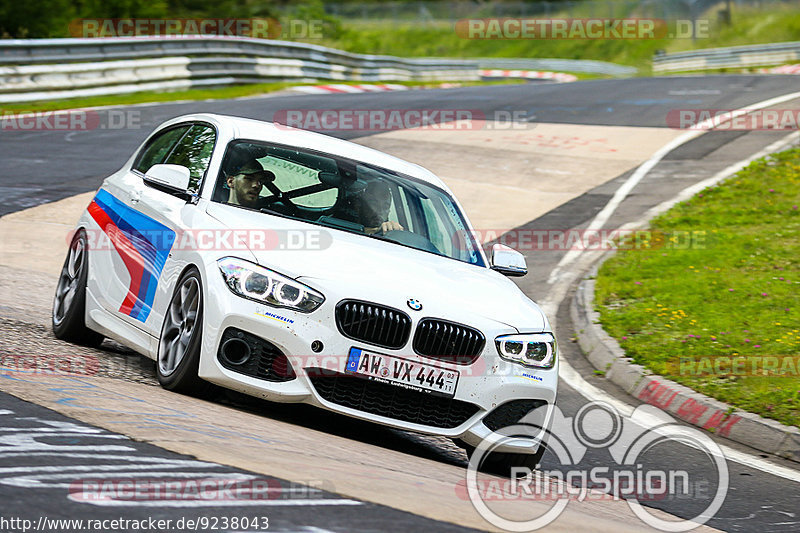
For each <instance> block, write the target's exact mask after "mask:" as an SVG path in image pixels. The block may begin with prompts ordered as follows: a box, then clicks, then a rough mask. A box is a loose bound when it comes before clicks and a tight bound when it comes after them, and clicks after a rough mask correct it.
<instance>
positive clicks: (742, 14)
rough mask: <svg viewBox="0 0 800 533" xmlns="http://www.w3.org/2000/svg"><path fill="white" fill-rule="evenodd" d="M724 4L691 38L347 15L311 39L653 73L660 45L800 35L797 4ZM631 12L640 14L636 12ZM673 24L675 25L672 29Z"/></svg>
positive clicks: (413, 52)
mask: <svg viewBox="0 0 800 533" xmlns="http://www.w3.org/2000/svg"><path fill="white" fill-rule="evenodd" d="M723 5H724V4H720V5H719V6H717V7H715V8H712V9H711V10H709V11H708V12H706V13H705V14H703V15H701V16H700V17H699V18H700V19H705V20H708V21H709V23H710V27H709V33H708V36H702V37H700V38H697V39H694V40H693V39H691V38H673V39H668V38H664V39H643V40H635V39H606V40H590V39H584V40H579V39H544V40H532V39H518V40H491V39H488V40H477V39H475V40H473V39H464V38H461V37H459V36H458V35H456V32H455V30H454V26H453V24H450V23H444V22H428V23H421V24H411V23H403V22H398V23H394V22H392V21H388V20H387V21H368V22H367V21H360V22H359V21H347V20H345V21H343V24H342V29H341V31H340V32H339V33H338V35H337V36H336V37H335V38H333V39H322V40H314V41H309V42H314V43H316V44H321V45H324V46H330V47H333V48H339V49H342V50H347V51H349V52H356V53H364V54H385V55H395V56H401V57H423V56H424V57H487V58H490V57H498V58H512V57H513V58H553V57H556V58H564V59H594V60H599V61H609V62H612V63H620V64H625V65H631V66H635V67H637V68H639V69H640V71H641V72H640V73H641V74H649V73H650V63H651V59H652V57H653V55H654V54H655V53H656V51H657V50H665V51H666V52H679V51H685V50H694V49H700V48H715V47H723V46H736V45H744V44H758V43H771V42H780V41H794V40H800V12H798V11H797V10H796V9H793V6H786V7H780V6H778V7H775V6H770V8H769V10H763V9H757V8H740V7H737V6H734V7H733V9H732V17H731V24H730V25H724V24H721V23H720V22H719V20H718V14H717V12H718V10H719V9H720V7H722V6H723ZM486 16H491V15H486ZM550 16H551V17H552V18H559V17H566V16H567V15H566V14H565V13H553V14H551V15H550ZM576 16H578V15H577V14H576ZM586 16H587V17H588V16H589V14H588V12H587V14H586ZM594 16H601V15H598V14H595V15H594ZM630 16H631V17H637V16H638V15H637V13H635V12H631V13H630ZM672 29H674V28H671V30H670V31H672Z"/></svg>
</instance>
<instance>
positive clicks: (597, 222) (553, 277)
mask: <svg viewBox="0 0 800 533" xmlns="http://www.w3.org/2000/svg"><path fill="white" fill-rule="evenodd" d="M796 98H800V92H794V93H789V94H784V95H783V96H776V97H775V98H769V99H767V100H763V101H761V102H758V103H756V104H753V105H751V106H747V107H742V108H739V109H736V110H735V111H732V112H731V113H730V115H729V118H728V119H727V120H731V119H733V118H735V117H738V116H741V115H746V114H747V113H749V112H751V111H756V110H758V109H764V108H766V107H770V106H773V105H777V104H781V103H783V102H788V101H789V100H794V99H796ZM717 120H719V119H718V118H709V119H706V120H704V121H702V122H699V123H698V124H697V125H696V126H694V128H696V129H692V130H691V131H687V132H686V133H684V134H682V135H679V136H678V137H675V138H674V139H672V140H671V141H670V142H668V143H667V144H665V145H664V146H662V147H661V148H660V149H659V150H658V151H657V152H656V153H655V154H653V155H652V156H650V158H649V159H648V160H647V161H645V162H644V163H642V164H641V165H639V167H638V168H637V169H636V170H635V171H634V172H633V174H631V175H630V177H628V179H627V180H625V183H623V184H622V185H621V186H620V188H619V189H617V190H616V192H615V193H614V196H613V197H612V198H611V200H609V201H608V203H607V204H606V205H605V207H603V209H602V210H601V211H600V212H599V213H597V215H595V217H594V218H593V219H592V221H591V222H590V223H589V226H588V227H587V228H586V229H590V230H593V229H601V228H602V227H603V226H604V225H605V223H606V222H608V219H609V218H610V217H611V215H613V214H614V211H616V210H617V207H619V205H620V204H621V203H622V202H623V200H625V198H627V196H628V194H630V192H631V191H632V190H633V188H634V187H636V185H637V184H638V183H639V182H640V181H641V180H642V178H644V177H645V176H646V175H647V173H648V172H650V170H652V169H653V167H655V166H656V165H657V164H658V163H659V161H661V160H662V159H663V158H664V156H666V155H667V154H668V153H670V152H671V151H673V150H674V149H676V148H678V147H679V146H681V145H683V144H686V143H687V142H689V141H691V140H692V139H694V138H696V137H699V136H700V135H703V134H704V133H706V132H707V131H708V130H709V129H710V128H711V127H712V126H714V123H715V121H717ZM581 253H582V251H581V250H570V251H569V252H567V253H566V254H565V255H564V257H562V258H561V261H559V262H558V265H557V266H556V268H554V269H553V271H552V272H551V273H550V277H549V278H548V280H547V283H548V284H550V285H552V284H554V283H556V282H557V281H558V279H559V277H560V276H562V275H564V267H566V266H567V265H569V264H570V263H572V262H574V261H575V260H577V259H578V256H580V255H581Z"/></svg>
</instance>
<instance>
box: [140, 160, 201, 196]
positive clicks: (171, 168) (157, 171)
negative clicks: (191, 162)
mask: <svg viewBox="0 0 800 533" xmlns="http://www.w3.org/2000/svg"><path fill="white" fill-rule="evenodd" d="M189 175H190V173H189V169H188V168H186V167H184V166H181V165H167V164H159V165H153V166H152V167H150V170H148V171H147V172H146V173H145V175H144V179H145V180H146V181H148V182H150V183H151V184H153V185H157V186H161V187H168V188H170V189H173V190H174V191H178V192H186V190H187V189H188V188H189Z"/></svg>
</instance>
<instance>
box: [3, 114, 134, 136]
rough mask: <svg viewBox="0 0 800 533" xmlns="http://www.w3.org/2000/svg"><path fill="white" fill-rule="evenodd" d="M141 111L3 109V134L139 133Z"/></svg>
mask: <svg viewBox="0 0 800 533" xmlns="http://www.w3.org/2000/svg"><path fill="white" fill-rule="evenodd" d="M141 127H142V116H141V112H140V111H137V110H132V109H131V110H119V109H102V110H94V109H70V110H64V111H31V112H25V111H10V110H3V109H0V131H24V132H27V131H92V130H131V129H134V130H138V129H140V128H141Z"/></svg>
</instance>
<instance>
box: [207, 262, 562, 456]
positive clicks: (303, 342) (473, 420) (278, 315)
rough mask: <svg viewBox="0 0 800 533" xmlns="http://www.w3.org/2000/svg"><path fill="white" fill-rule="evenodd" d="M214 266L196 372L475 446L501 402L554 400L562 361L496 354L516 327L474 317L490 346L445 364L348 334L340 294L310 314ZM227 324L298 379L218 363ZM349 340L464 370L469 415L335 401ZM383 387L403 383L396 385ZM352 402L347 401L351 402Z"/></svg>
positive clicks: (532, 445) (516, 444)
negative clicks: (238, 288) (244, 292)
mask: <svg viewBox="0 0 800 533" xmlns="http://www.w3.org/2000/svg"><path fill="white" fill-rule="evenodd" d="M215 269H216V265H213V266H212V267H211V268H210V269H209V275H208V276H206V284H207V285H208V291H207V294H208V296H207V301H206V305H205V310H204V313H205V318H204V324H203V345H202V352H201V358H200V367H199V375H200V377H201V378H203V379H206V380H208V381H210V382H212V383H215V384H217V385H220V386H222V387H225V388H228V389H232V390H236V391H239V392H242V393H245V394H248V395H251V396H255V397H259V398H263V399H266V400H269V401H276V402H303V403H308V404H311V405H316V406H318V407H322V408H324V409H328V410H330V411H334V412H337V413H341V414H345V415H348V416H351V417H354V418H359V419H362V420H367V421H370V422H376V423H379V424H383V425H386V426H391V427H395V428H399V429H404V430H409V431H416V432H420V433H427V434H434V435H441V436H446V437H450V438H453V439H461V440H463V441H464V442H466V443H468V444H470V445H473V446H477V445H478V444H479V443H480V442H481V441H482V440H484V439H487V438H493V436H495V437H496V436H497V433H494V432H493V431H492V430H491V429H490V428H489V427H488V426H487V425H486V424H485V423H484V419H485V418H486V417H487V415H489V414H490V413H491V412H493V411H494V410H495V409H496V408H498V407H499V406H502V405H504V404H506V403H507V402H512V401H515V400H517V401H518V400H539V401H541V402H542V403H545V402H546V404H547V405H548V406H549V407H550V408H552V406H553V405H554V403H555V398H556V387H557V379H558V377H557V376H558V363H556V366H555V367H554V368H552V369H549V370H535V369H528V368H524V367H521V366H520V365H517V364H513V363H509V362H507V361H504V360H502V359H500V357H499V356H498V355H497V353H496V348H495V346H494V338H495V337H496V336H498V335H503V334H509V333H516V330H513V329H512V328H509V327H508V326H505V325H502V324H497V323H495V324H494V325H493V329H490V328H487V327H486V324H485V323H484V324H482V325H477V324H476V325H475V326H476V327H478V328H479V329H481V330H482V331H483V333H484V335H485V336H486V345H485V347H484V349H483V353H482V354H481V357H479V358H478V359H477V361H476V362H475V363H473V364H472V365H454V364H448V363H443V362H441V361H436V360H434V359H430V358H426V357H422V356H420V355H417V354H416V353H414V351H413V349H412V348H411V342H412V341H411V340H409V342H408V343H407V345H406V346H404V347H403V348H401V349H398V350H392V349H387V348H382V347H375V346H371V345H370V344H367V343H364V342H359V341H354V340H352V339H348V338H346V337H344V336H343V335H342V334H341V333H340V332H339V331H338V330H337V328H336V321H335V316H334V315H335V307H336V302H337V301H338V299H337V300H331V299H329V300H326V301H325V302H324V303H323V305H322V306H321V307H320V308H319V309H317V310H316V311H314V312H313V313H310V314H304V313H298V312H294V311H291V310H288V309H279V308H274V307H269V306H266V305H264V304H260V303H258V302H254V301H250V300H247V299H244V298H241V297H238V296H236V295H234V294H233V293H231V292H230V290H229V289H228V288H227V286H226V285H225V284H224V282H223V281H222V278H221V276H220V275H219V274H218V273H217V272H214V270H215ZM326 296H327V295H326ZM420 318H421V316H420ZM412 321H413V324H412V328H413V329H412V331H413V330H414V329H415V328H416V324H417V322H418V318H417V317H412ZM229 328H236V329H238V330H242V331H244V332H247V333H249V334H252V335H255V336H257V337H260V338H261V339H263V340H265V341H268V342H269V343H271V344H272V345H274V347H275V348H277V349H278V350H280V352H282V353H283V354H285V355H286V356H287V357H288V359H289V362H290V363H291V366H292V369H293V371H294V374H295V377H294V379H289V380H287V381H268V380H266V379H260V378H257V377H253V376H252V375H246V374H244V373H241V372H237V371H234V370H231V368H230V365H227V366H228V368H226V366H224V365H223V364H222V363H221V362H220V360H219V358H218V353H219V349H220V344H221V341H222V339H223V334H224V332H225V331H226V330H228V329H229ZM412 338H413V333H412ZM314 341H319V342H320V343H321V344H322V349H321V350H319V351H317V352H315V351H313V350H312V348H311V346H312V343H314ZM352 347H357V348H364V349H367V350H370V351H374V352H378V353H383V354H386V355H392V356H397V357H402V358H405V359H408V360H411V361H417V362H422V363H428V364H435V365H437V366H440V367H443V368H448V369H452V370H454V371H457V372H459V373H460V377H459V380H458V385H457V388H456V391H455V395H454V397H453V400H454V401H455V402H457V403H458V406H459V407H460V408H461V409H469V410H470V411H469V413H471V414H469V415H467V416H462V419H463V420H462V419H459V420H458V423H457V425H455V426H453V427H440V426H441V424H439V425H431V424H430V423H417V422H414V421H411V420H409V419H405V420H401V419H398V418H393V417H392V416H391V412H386V410H384V412H378V411H380V410H373V412H368V410H364V409H359V408H354V407H352V402H342V401H336V399H337V398H336V397H335V395H332V394H331V393H330V391H329V390H328V389H329V388H330V387H328V385H330V384H331V383H332V382H330V381H325V382H322V385H323V387H320V384H321V382H320V380H332V379H341V378H343V376H345V375H346V374H345V365H346V363H347V359H348V354H349V352H350V349H351V348H352ZM316 348H319V346H316ZM347 379H355V378H347ZM359 381H361V380H359ZM315 383H316V386H315ZM385 386H386V387H391V388H392V389H397V388H398V387H394V386H392V385H385ZM322 389H325V390H322ZM402 390H403V394H407V391H405V389H402ZM321 391H322V392H321ZM411 394H421V395H425V394H426V393H424V392H416V393H411ZM326 397H327V399H326ZM380 398H381V396H380V394H376V393H375V391H374V390H370V393H369V394H366V395H365V396H364V401H365V402H366V401H373V402H375V401H381V399H380ZM406 398H412V396H407V397H406ZM428 400H429V401H428V403H429V404H431V405H437V406H445V405H446V402H445V401H444V400H442V399H440V398H439V397H437V398H430V397H428ZM443 402H444V403H443ZM348 403H349V404H350V405H347V404H348ZM362 405H363V404H362ZM404 405H405V404H404ZM465 406H468V407H465ZM437 408H441V407H437ZM462 412H464V411H462ZM387 415H388V416H387ZM548 419H549V416H548ZM445 425H447V424H445ZM543 427H546V425H545V426H543ZM541 438H542V434H536V435H534V436H532V438H531V439H530V440H528V439H514V440H511V441H509V442H508V443H505V444H503V445H501V446H499V447H498V448H497V451H506V452H518V453H534V452H535V451H536V450H537V448H538V442H539V439H541Z"/></svg>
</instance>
